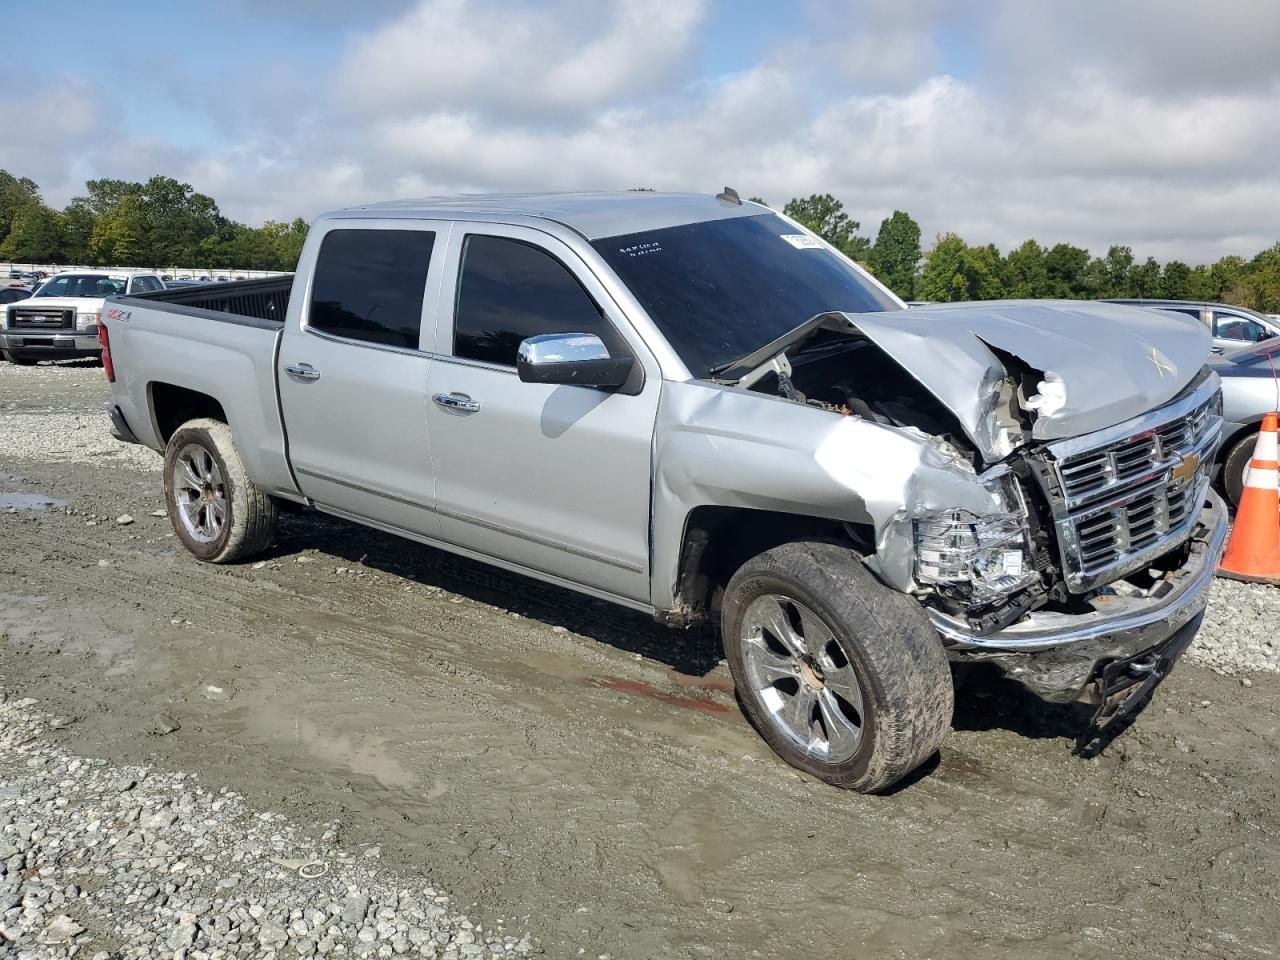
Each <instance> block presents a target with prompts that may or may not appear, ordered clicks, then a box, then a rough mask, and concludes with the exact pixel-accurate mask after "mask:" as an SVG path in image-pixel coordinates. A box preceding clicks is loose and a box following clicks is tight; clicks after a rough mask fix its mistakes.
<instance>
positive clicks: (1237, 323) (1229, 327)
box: [1213, 310, 1267, 343]
mask: <svg viewBox="0 0 1280 960" xmlns="http://www.w3.org/2000/svg"><path fill="white" fill-rule="evenodd" d="M1213 335H1214V336H1215V337H1221V338H1222V339H1223V340H1247V341H1249V342H1250V343H1256V342H1257V341H1259V340H1263V339H1265V338H1266V335H1267V329H1266V327H1264V326H1263V325H1262V324H1260V323H1258V321H1257V320H1255V319H1253V317H1246V316H1242V315H1241V314H1238V313H1227V312H1226V311H1225V310H1216V311H1214V314H1213Z"/></svg>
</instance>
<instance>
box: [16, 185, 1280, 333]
mask: <svg viewBox="0 0 1280 960" xmlns="http://www.w3.org/2000/svg"><path fill="white" fill-rule="evenodd" d="M752 199H753V200H756V201H757V202H760V203H764V201H763V200H760V199H759V198H758V197H753V198H752ZM783 213H785V214H787V215H788V216H790V217H792V218H794V219H795V220H798V221H799V222H801V223H803V224H804V225H805V226H807V227H808V228H809V229H811V230H813V231H814V232H815V233H817V234H819V235H820V236H822V237H823V238H824V239H826V240H827V241H828V242H829V243H831V244H833V245H834V246H836V247H837V248H839V249H840V250H842V251H844V252H845V253H846V254H848V255H849V256H850V257H852V258H853V259H854V260H857V261H858V262H860V263H862V264H864V265H865V266H866V267H867V268H868V269H870V270H871V271H872V273H874V274H875V275H876V276H877V277H878V278H879V279H880V280H881V281H882V282H884V283H885V284H886V285H887V286H888V287H890V288H891V289H892V290H893V291H894V292H895V293H896V294H898V296H900V297H902V298H903V299H904V300H938V301H952V300H993V299H1000V298H1005V297H1016V298H1026V297H1034V298H1040V297H1060V298H1067V299H1083V300H1093V299H1102V298H1107V297H1164V298H1168V299H1173V300H1219V301H1224V302H1227V303H1234V304H1239V305H1240V306H1245V307H1253V308H1254V309H1256V310H1262V311H1264V312H1268V313H1276V312H1280V243H1277V244H1275V245H1274V246H1271V247H1269V248H1267V249H1266V250H1263V251H1262V252H1261V253H1259V254H1258V255H1257V256H1255V257H1253V258H1252V259H1249V260H1246V259H1245V258H1244V257H1238V256H1226V257H1222V258H1221V259H1219V260H1218V261H1217V262H1215V263H1212V264H1199V265H1196V266H1191V265H1189V264H1187V263H1184V262H1182V261H1180V260H1170V261H1168V262H1167V263H1164V264H1161V263H1158V262H1157V261H1156V260H1155V259H1154V258H1153V257H1147V258H1146V259H1145V260H1143V261H1141V262H1139V261H1138V259H1137V258H1136V257H1135V255H1134V253H1133V250H1132V249H1130V248H1129V247H1127V246H1120V245H1118V244H1117V245H1113V246H1111V247H1110V248H1109V249H1108V250H1107V252H1106V254H1105V255H1104V256H1092V255H1091V254H1090V253H1089V251H1088V250H1086V249H1084V248H1083V247H1077V246H1073V245H1071V244H1069V243H1058V244H1054V245H1053V246H1044V245H1041V244H1040V243H1038V242H1037V241H1035V240H1027V241H1026V242H1025V243H1023V244H1022V245H1021V246H1019V247H1017V248H1015V249H1013V250H1010V251H1009V252H1008V253H1001V252H1000V250H999V249H997V248H996V246H995V245H994V244H986V245H985V246H970V245H969V244H968V243H966V242H965V241H964V240H962V239H961V238H960V237H959V236H957V235H956V234H954V233H944V234H941V235H940V236H938V237H937V239H936V241H935V242H934V244H933V247H932V249H930V250H928V251H925V250H923V249H922V248H921V246H920V225H919V224H918V223H916V221H915V220H913V219H912V218H911V216H910V215H909V214H907V213H905V212H903V211H901V210H895V211H894V212H893V214H892V215H890V216H888V217H886V218H885V219H884V220H883V221H882V222H881V224H880V229H879V231H878V232H877V233H876V236H875V238H874V239H872V238H870V237H866V236H862V235H861V234H860V233H859V231H860V230H861V226H862V225H861V224H860V223H859V222H858V221H857V220H854V219H853V218H852V217H851V216H850V215H849V214H848V212H847V211H846V210H845V209H844V205H843V204H842V203H841V202H840V201H839V200H837V199H836V198H835V197H833V196H832V195H831V194H829V193H826V194H813V195H812V196H809V197H804V198H799V197H797V198H795V199H792V200H789V201H788V202H787V203H786V205H785V206H784V207H783ZM306 234H307V224H306V222H305V221H304V220H302V219H301V218H297V219H295V220H293V222H292V223H287V224H286V223H277V222H275V221H271V220H268V221H267V222H266V223H264V224H263V225H262V226H260V227H250V226H246V225H245V224H243V223H237V222H235V221H234V220H230V219H228V218H227V217H225V216H223V215H222V213H221V211H219V209H218V204H217V203H216V202H215V201H214V199H213V198H212V197H209V196H206V195H205V194H203V193H197V192H196V191H195V190H193V189H192V187H191V185H190V184H186V183H180V182H178V181H177V180H175V179H173V178H172V177H166V176H161V175H156V176H153V177H151V179H149V180H147V181H146V182H145V183H136V182H132V181H127V180H111V179H102V180H90V181H88V183H86V184H85V192H84V194H83V195H82V196H78V197H76V198H74V199H73V200H72V201H71V202H70V203H68V204H67V205H66V207H64V208H63V209H62V210H55V209H53V208H52V207H50V206H49V205H48V204H46V203H45V202H44V200H43V199H42V198H41V196H40V190H39V187H38V186H37V185H36V184H35V182H33V181H32V180H31V179H29V178H27V177H15V176H14V175H12V174H10V173H8V172H7V171H4V170H0V261H5V262H10V263H55V264H97V265H112V266H151V267H159V266H182V267H191V268H212V269H253V270H293V269H294V267H295V266H296V265H297V262H298V255H299V254H300V253H301V252H302V242H303V240H304V239H305V238H306Z"/></svg>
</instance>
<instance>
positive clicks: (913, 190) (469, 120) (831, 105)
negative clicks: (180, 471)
mask: <svg viewBox="0 0 1280 960" xmlns="http://www.w3.org/2000/svg"><path fill="white" fill-rule="evenodd" d="M276 2H290V3H291V2H294V0H276ZM1147 4H1148V0H1134V3H1133V4H1132V5H1109V6H1106V7H1105V8H1104V7H1103V6H1102V5H1101V4H1100V3H1095V2H1094V0H1081V3H1079V4H1076V5H1071V6H1070V7H1069V8H1067V7H1063V6H1062V5H1055V6H1053V7H1051V8H1050V7H1045V6H1044V5H1041V4H1025V3H1020V2H1015V0H999V2H997V3H994V4H992V5H990V6H989V7H984V8H982V9H981V10H980V11H974V12H972V13H971V15H970V18H969V20H968V21H967V22H966V23H965V24H963V25H962V26H963V28H964V29H963V30H962V31H961V34H962V35H964V36H971V37H975V38H978V39H975V40H971V41H969V42H970V43H973V44H976V46H974V47H973V48H972V49H970V50H968V51H967V52H966V54H965V57H964V58H960V59H961V60H964V59H965V58H967V59H968V60H969V61H972V63H973V64H974V67H973V69H972V70H966V71H958V72H959V73H960V75H959V76H948V75H947V74H946V73H945V72H943V67H944V65H945V64H947V63H953V64H954V63H955V62H957V58H956V56H955V51H954V50H952V51H951V52H950V53H948V50H947V49H946V47H947V44H948V43H951V44H954V43H955V42H957V41H956V40H955V35H956V33H955V31H956V30H958V29H959V27H958V25H957V22H956V21H955V20H954V19H948V17H953V16H954V14H953V13H952V12H951V11H952V9H953V8H950V6H949V5H947V4H944V3H942V2H941V0H915V2H912V3H904V4H897V3H891V2H890V0H847V2H846V3H843V4H840V5H838V6H837V5H831V4H825V3H822V4H819V3H814V4H812V5H811V6H809V7H808V8H806V9H807V10H808V11H809V13H808V18H807V19H804V18H799V17H798V18H797V20H796V29H797V31H800V32H801V33H802V35H801V36H798V37H797V36H796V35H787V36H779V37H778V39H777V41H776V43H775V45H774V46H773V48H772V49H770V50H768V51H766V52H765V53H764V54H763V55H762V56H761V57H760V58H759V60H758V62H757V63H755V64H754V65H751V66H748V67H747V68H746V69H742V70H740V71H739V72H735V73H732V74H729V75H726V76H719V77H704V76H700V75H699V69H698V66H699V59H698V58H699V56H700V51H702V50H704V49H705V46H706V44H707V43H708V37H707V36H705V34H706V32H707V30H708V29H709V25H710V24H714V23H715V22H716V21H715V20H714V19H712V18H711V17H710V14H709V12H708V10H707V9H706V7H705V4H704V3H701V2H698V3H682V2H677V0H652V2H648V3H641V2H640V0H627V2H623V3H621V4H618V5H603V4H594V5H592V4H588V3H586V2H585V0H550V2H549V4H543V5H537V6H533V5H529V4H522V5H516V4H514V3H499V2H498V0H422V2H419V3H418V4H416V5H414V6H413V7H412V8H411V9H409V10H407V11H406V12H404V13H402V14H397V15H395V16H394V18H393V19H391V20H390V21H388V22H387V23H385V24H384V25H383V26H381V27H377V28H375V29H372V30H371V31H369V32H367V33H365V34H363V35H361V36H360V37H358V38H357V39H355V40H354V41H353V42H352V43H351V44H350V45H349V46H348V48H347V50H346V53H345V55H344V57H343V59H342V60H341V61H340V62H339V63H338V64H337V65H336V67H335V69H334V71H333V73H332V77H331V81H330V83H331V86H323V85H321V86H319V87H318V88H316V89H312V90H311V91H310V93H309V95H307V96H305V97H304V96H301V95H300V93H299V91H300V90H301V89H302V88H303V87H304V85H305V84H306V83H309V82H311V81H309V80H308V72H307V70H305V69H302V68H298V67H297V65H290V64H288V63H284V64H277V65H272V66H271V67H270V71H271V72H270V73H268V74H266V76H270V77H278V78H281V79H280V81H279V86H280V88H281V90H285V91H288V94H289V95H288V96H280V95H276V94H274V93H273V92H272V91H271V90H267V91H266V92H265V95H264V96H261V97H253V96H247V95H244V94H238V95H237V96H235V97H232V98H230V99H232V100H233V101H234V102H235V110H234V111H233V112H230V113H220V114H215V113H214V108H212V107H210V108H209V111H210V113H209V116H210V117H211V118H212V119H211V120H210V123H211V124H212V125H213V126H215V127H216V129H218V130H219V131H221V132H222V135H223V136H224V137H225V141H224V142H223V143H222V145H221V146H218V147H217V148H214V149H208V148H198V147H197V146H196V145H194V144H190V143H182V142H180V141H177V140H169V139H167V138H165V137H164V136H163V135H162V134H159V133H152V134H151V136H150V139H143V138H142V137H141V136H139V135H138V134H137V133H136V132H133V133H130V134H128V135H126V134H125V133H123V132H120V131H121V127H120V124H119V120H118V118H119V116H120V114H121V112H122V110H123V109H124V108H126V107H128V106H129V105H125V104H111V103H104V102H102V98H101V95H100V94H98V93H97V92H96V91H92V90H90V89H89V88H87V87H83V86H82V87H80V88H74V87H73V88H65V87H51V88H49V89H48V90H46V91H44V92H43V93H42V96H44V97H46V98H47V99H46V100H45V101H44V104H43V105H42V107H41V109H40V116H41V117H42V120H45V121H47V122H46V123H43V124H42V125H41V126H42V130H41V132H39V133H37V134H36V135H35V136H34V138H32V139H25V140H23V141H22V143H21V144H20V145H15V144H13V143H12V142H5V141H0V166H3V167H6V168H8V169H11V170H13V171H14V172H20V173H25V174H26V175H30V176H33V177H34V178H35V179H37V180H38V181H40V182H41V183H42V185H44V186H53V185H55V184H57V183H63V182H66V183H70V182H71V180H72V179H74V178H79V179H80V180H82V179H83V177H84V176H87V175H108V176H132V177H145V176H147V175H149V174H150V173H153V172H164V173H168V174H170V175H172V176H176V177H178V178H180V179H185V180H187V181H189V182H191V183H192V184H193V185H194V186H195V187H196V188H197V189H200V190H202V191H204V192H206V193H209V194H211V195H213V196H214V197H216V198H217V199H218V200H219V202H220V203H221V204H222V206H223V209H224V210H225V211H226V212H228V213H229V214H231V215H233V216H235V217H238V218H242V219H245V220H248V221H250V222H258V221H261V220H262V219H264V218H266V217H271V218H274V219H282V218H284V219H287V218H290V217H292V216H294V215H302V216H305V217H311V216H314V215H316V214H317V213H319V212H321V211H322V210H324V209H327V208H332V207H337V206H347V205H351V204H356V203H362V202H367V201H369V200H375V199H385V198H390V197H404V196H412V195H424V194H436V193H448V192H457V191H464V190H465V191H475V190H538V189H553V190H571V189H621V188H627V187H635V186H649V187H656V188H660V189H688V190H700V191H714V190H717V189H719V188H720V187H721V186H723V185H724V184H730V185H732V186H735V187H736V188H738V190H739V191H741V192H742V193H743V195H748V194H755V195H760V196H763V197H765V198H766V199H768V200H769V201H771V202H772V203H774V204H775V205H777V206H781V204H782V203H783V202H785V201H786V200H787V199H788V198H789V197H792V196H798V195H806V194H808V193H812V192H818V191H821V192H831V193H834V194H835V195H836V196H838V197H840V198H841V199H842V200H844V202H845V204H846V206H847V207H848V209H849V211H850V213H851V214H852V215H853V216H854V217H855V218H857V219H860V220H861V221H862V222H863V228H864V232H868V233H873V232H874V230H875V228H876V226H877V225H878V223H879V220H880V219H881V218H882V217H884V216H887V215H888V214H889V213H890V212H891V211H892V210H894V209H904V210H907V211H908V212H910V213H911V214H912V215H913V216H915V217H916V218H917V219H918V220H919V221H920V222H921V225H922V227H923V230H924V233H925V236H926V237H931V236H932V235H933V234H935V233H937V232H939V231H943V230H955V231H957V232H959V233H961V235H962V236H964V237H965V238H966V239H967V240H969V241H970V242H975V243H980V242H995V243H997V244H999V245H1000V246H1001V247H1003V248H1008V247H1009V246H1011V245H1015V244H1017V243H1020V242H1021V241H1022V240H1024V239H1026V238H1027V237H1035V238H1036V239H1039V240H1041V241H1042V242H1050V243H1052V242H1058V241H1068V242H1073V243H1079V244H1083V245H1086V246H1088V247H1090V248H1091V249H1092V250H1093V251H1094V252H1095V253H1100V252H1102V251H1104V250H1105V248H1106V246H1108V245H1109V244H1111V243H1128V244H1130V245H1132V246H1133V247H1134V249H1135V252H1136V253H1137V254H1138V255H1139V256H1146V255H1148V254H1152V255H1155V256H1157V257H1161V258H1170V257H1178V258H1181V259H1187V260H1192V261H1198V260H1208V259H1214V258H1216V257H1218V256H1220V255H1222V254H1224V253H1242V254H1252V253H1254V252H1256V251H1257V250H1259V249H1261V248H1262V247H1264V246H1267V245H1270V244H1271V243H1274V242H1275V240H1276V239H1277V234H1278V233H1280V226H1278V225H1280V173H1278V172H1277V154H1280V111H1277V110H1275V109H1274V104H1275V103H1276V102H1277V93H1280V86H1278V84H1280V24H1277V23H1276V17H1277V14H1276V12H1275V11H1277V10H1280V5H1276V4H1274V3H1270V2H1268V3H1266V4H1254V3H1247V2H1244V0H1223V2H1220V3H1219V4H1218V7H1217V8H1215V9H1219V10H1220V15H1218V16H1210V15H1208V14H1204V13H1203V12H1201V10H1200V7H1199V4H1198V3H1197V4H1192V3H1189V2H1183V0H1164V2H1162V3H1161V4H1160V7H1159V9H1160V10H1161V11H1162V15H1161V16H1160V17H1148V18H1146V19H1144V17H1143V16H1141V15H1140V14H1141V13H1142V12H1143V11H1147V10H1148V7H1147V6H1146V5H1147ZM1113 7H1114V8H1115V9H1113ZM1135 10H1137V11H1138V12H1135ZM1104 12H1105V13H1106V14H1107V17H1109V19H1107V20H1106V25H1107V28H1106V29H1102V28H1101V26H1100V25H1101V24H1102V22H1103V21H1102V20H1099V19H1098V18H1099V17H1101V16H1103V13H1104ZM1148 12H1149V11H1148ZM803 31H807V33H803ZM1144 32H1145V34H1146V35H1148V36H1150V37H1151V38H1152V39H1151V42H1150V43H1146V42H1144V40H1143V39H1142V37H1143V35H1144ZM1197 33H1199V35H1200V36H1199V40H1197V37H1196V34H1197ZM1237 52H1239V53H1241V54H1242V55H1244V56H1243V58H1244V59H1249V58H1251V59H1252V63H1251V64H1250V65H1249V69H1244V68H1243V67H1241V66H1239V64H1238V62H1237V59H1239V58H1237V57H1236V54H1237ZM1206 61H1212V65H1211V66H1203V64H1205V63H1206ZM1218 61H1230V64H1224V63H1219V62H1218ZM138 69H143V67H142V66H141V65H139V67H138ZM156 69H157V72H156V73H155V75H154V79H155V82H156V83H157V85H159V86H163V85H164V84H165V83H167V82H169V81H168V80H166V79H165V77H167V76H169V75H170V74H171V73H172V71H173V70H174V64H173V63H172V62H169V63H167V64H165V65H164V66H163V70H162V69H161V68H160V67H157V68H156ZM1200 75H1203V80H1202V81H1201V80H1199V79H1197V77H1198V76H1200ZM144 79H145V78H144ZM174 84H175V85H176V86H177V87H179V88H181V95H182V97H183V102H184V103H185V104H186V105H187V108H188V109H190V110H191V111H193V112H197V113H198V112H199V111H200V110H201V109H202V107H201V105H200V102H199V99H198V97H197V96H196V94H193V93H192V92H191V91H190V89H189V88H188V86H184V85H182V84H181V83H178V82H176V81H174ZM68 89H69V90H70V92H68ZM14 99H17V100H21V101H22V102H26V103H29V102H30V99H29V98H23V97H19V98H14ZM10 102H13V100H11V101H10ZM298 103H302V104H304V105H305V106H304V109H301V110H300V109H298V107H297V104H298ZM74 157H87V158H89V160H90V163H89V165H88V167H87V168H86V167H85V165H84V164H81V165H76V164H74V163H72V162H71V160H70V159H69V158H74ZM74 189H75V190H78V189H79V183H78V182H77V183H75V184H74ZM49 193H50V196H51V199H55V200H60V199H65V196H66V195H64V194H62V193H61V192H60V189H53V190H50V191H49ZM67 195H69V194H67Z"/></svg>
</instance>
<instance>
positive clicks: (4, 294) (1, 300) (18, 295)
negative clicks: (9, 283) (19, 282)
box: [0, 287, 31, 304]
mask: <svg viewBox="0 0 1280 960" xmlns="http://www.w3.org/2000/svg"><path fill="white" fill-rule="evenodd" d="M30 296H31V291H30V290H28V289H27V288H26V287H4V288H0V304H5V303H17V302H18V301H19V300H26V299H27V298H28V297H30Z"/></svg>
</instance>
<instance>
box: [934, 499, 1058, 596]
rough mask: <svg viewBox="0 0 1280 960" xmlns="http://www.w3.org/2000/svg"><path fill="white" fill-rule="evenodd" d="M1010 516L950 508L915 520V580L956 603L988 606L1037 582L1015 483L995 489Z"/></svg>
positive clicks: (1023, 509)
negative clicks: (956, 600) (936, 589)
mask: <svg viewBox="0 0 1280 960" xmlns="http://www.w3.org/2000/svg"><path fill="white" fill-rule="evenodd" d="M990 489H992V492H993V493H995V494H996V498H997V500H998V501H999V502H1000V503H1001V504H1002V505H1003V506H1005V507H1006V508H1011V509H1006V511H1005V512H1000V513H991V514H987V515H984V516H978V515H977V514H974V513H971V512H969V511H967V510H946V511H941V512H939V513H935V514H931V515H929V516H926V517H919V518H917V519H916V521H915V548H916V563H915V575H916V580H917V581H919V582H920V583H928V584H933V585H935V586H937V587H938V588H939V590H940V591H941V592H943V593H946V594H948V595H950V596H952V597H953V598H954V599H959V600H964V601H967V602H969V603H978V604H981V603H987V602H991V601H995V600H999V599H1001V598H1003V597H1006V596H1008V595H1009V594H1010V593H1013V592H1014V591H1015V590H1020V589H1021V588H1023V587H1025V586H1028V585H1029V584H1031V583H1033V582H1035V580H1036V579H1037V578H1038V576H1039V574H1038V573H1037V571H1036V569H1035V565H1034V564H1033V563H1032V560H1031V545H1030V539H1029V536H1028V531H1027V524H1026V519H1025V517H1026V511H1025V508H1024V506H1023V503H1022V497H1021V494H1020V492H1019V491H1018V489H1017V486H1016V484H1015V483H1014V481H1013V479H1012V478H1011V477H1008V476H1002V477H999V478H996V479H995V480H994V481H993V482H992V484H991V485H990Z"/></svg>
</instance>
